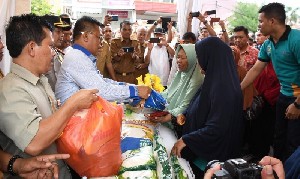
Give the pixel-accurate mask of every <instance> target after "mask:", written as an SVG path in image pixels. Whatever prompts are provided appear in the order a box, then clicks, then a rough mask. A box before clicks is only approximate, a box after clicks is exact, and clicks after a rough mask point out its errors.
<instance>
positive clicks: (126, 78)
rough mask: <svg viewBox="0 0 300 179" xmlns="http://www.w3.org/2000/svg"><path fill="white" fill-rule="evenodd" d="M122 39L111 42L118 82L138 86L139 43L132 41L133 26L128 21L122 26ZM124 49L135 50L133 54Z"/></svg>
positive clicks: (122, 23)
mask: <svg viewBox="0 0 300 179" xmlns="http://www.w3.org/2000/svg"><path fill="white" fill-rule="evenodd" d="M120 32H121V38H117V39H113V40H112V41H111V56H112V63H113V67H114V70H115V73H116V78H117V81H119V82H126V83H131V84H136V83H137V81H136V79H135V78H134V72H135V61H136V60H137V58H139V53H140V52H139V51H138V42H137V40H131V39H130V35H131V33H132V28H131V24H130V22H128V21H123V22H121V24H120ZM124 47H131V48H134V50H133V52H132V51H128V52H125V51H126V50H125V51H124Z"/></svg>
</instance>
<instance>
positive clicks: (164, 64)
mask: <svg viewBox="0 0 300 179" xmlns="http://www.w3.org/2000/svg"><path fill="white" fill-rule="evenodd" d="M154 36H155V37H156V38H160V43H157V44H156V43H155V44H151V43H149V44H148V48H147V49H146V52H145V54H146V56H145V61H150V64H149V67H148V69H149V73H151V74H155V75H157V76H158V77H160V79H161V82H162V85H163V86H167V82H168V77H169V73H170V63H169V59H172V58H173V57H174V55H175V51H174V49H173V48H172V47H170V46H169V44H168V43H167V41H166V38H165V30H164V29H163V28H155V30H154Z"/></svg>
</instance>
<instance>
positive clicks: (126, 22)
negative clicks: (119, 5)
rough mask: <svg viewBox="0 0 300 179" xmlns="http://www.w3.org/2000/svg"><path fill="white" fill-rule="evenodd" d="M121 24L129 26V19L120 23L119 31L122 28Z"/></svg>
mask: <svg viewBox="0 0 300 179" xmlns="http://www.w3.org/2000/svg"><path fill="white" fill-rule="evenodd" d="M123 24H125V25H130V26H131V23H130V22H129V21H123V22H121V23H120V31H121V30H122V26H123Z"/></svg>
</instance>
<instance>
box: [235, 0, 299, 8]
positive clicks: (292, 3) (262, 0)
mask: <svg viewBox="0 0 300 179" xmlns="http://www.w3.org/2000/svg"><path fill="white" fill-rule="evenodd" d="M238 1H239V2H248V3H256V4H258V5H259V6H260V5H262V4H268V3H270V2H279V3H282V4H284V5H285V6H289V7H293V9H294V8H297V7H299V8H300V0H238Z"/></svg>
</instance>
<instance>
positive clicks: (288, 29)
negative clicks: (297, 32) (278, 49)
mask: <svg viewBox="0 0 300 179" xmlns="http://www.w3.org/2000/svg"><path fill="white" fill-rule="evenodd" d="M291 30H292V29H291V27H290V26H289V25H286V29H285V31H284V33H283V34H282V36H281V37H280V38H279V41H285V40H287V39H288V37H289V34H290V32H291ZM269 39H270V40H271V41H272V42H273V43H274V40H273V37H271V36H270V38H269Z"/></svg>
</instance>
